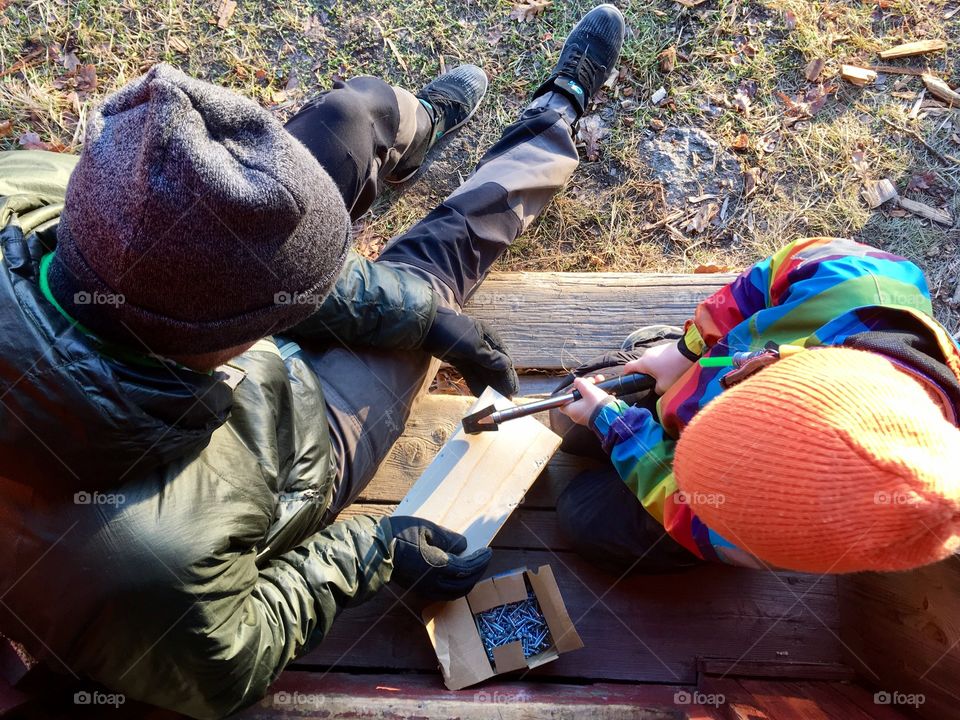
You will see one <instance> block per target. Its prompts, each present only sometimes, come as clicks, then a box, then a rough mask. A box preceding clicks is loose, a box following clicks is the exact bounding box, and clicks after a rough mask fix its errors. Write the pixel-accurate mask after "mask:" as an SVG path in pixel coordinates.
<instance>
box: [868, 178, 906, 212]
mask: <svg viewBox="0 0 960 720" xmlns="http://www.w3.org/2000/svg"><path fill="white" fill-rule="evenodd" d="M860 195H861V197H862V198H863V199H864V200H866V202H867V205H868V206H869V207H870V209H871V210H873V209H874V208H878V207H880V206H881V205H883V204H884V203H885V202H887V201H888V200H893V199H894V198H895V197H897V195H898V193H897V188H896V186H895V185H894V184H893V183H892V182H890V180H888V179H887V178H884V179H883V180H879V181H873V180H868V181H867V182H865V183H864V184H863V189H862V190H861V191H860Z"/></svg>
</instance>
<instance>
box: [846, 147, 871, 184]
mask: <svg viewBox="0 0 960 720" xmlns="http://www.w3.org/2000/svg"><path fill="white" fill-rule="evenodd" d="M850 164H851V165H853V169H854V170H856V172H857V175H859V176H860V177H862V178H865V177H866V176H867V174H868V173H869V172H870V165H869V164H868V163H867V154H866V153H865V152H864V151H863V150H854V151H853V154H852V155H851V156H850Z"/></svg>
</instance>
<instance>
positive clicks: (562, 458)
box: [358, 395, 599, 508]
mask: <svg viewBox="0 0 960 720" xmlns="http://www.w3.org/2000/svg"><path fill="white" fill-rule="evenodd" d="M473 402H474V399H473V398H470V397H461V396H456V395H427V396H424V397H423V398H421V399H420V400H419V401H418V403H417V406H416V407H415V408H414V409H413V412H412V413H411V415H410V420H409V421H408V422H407V427H406V429H405V430H404V433H403V437H401V438H400V440H398V441H397V443H396V445H394V447H393V449H392V450H391V451H390V454H389V455H388V456H387V458H386V460H384V462H383V464H382V465H381V466H380V469H379V470H378V471H377V475H376V477H374V479H373V480H372V481H371V482H370V484H369V485H368V486H367V487H366V489H365V490H364V491H363V492H362V493H361V494H360V497H359V498H358V502H360V503H376V504H392V505H395V504H397V503H399V502H400V500H402V499H403V497H404V496H405V495H406V494H407V492H408V491H409V490H410V488H411V487H412V486H413V483H414V482H415V481H416V479H417V478H418V477H420V476H421V475H422V474H423V472H424V471H425V470H426V468H427V466H428V465H429V464H430V462H431V461H432V460H433V458H434V456H435V455H436V454H437V453H438V452H439V451H440V448H441V447H443V445H444V443H446V442H447V440H448V439H449V438H450V437H451V436H452V435H453V433H454V432H455V430H456V428H457V427H458V425H459V423H460V419H461V418H462V417H463V416H464V415H465V414H466V413H467V412H468V410H469V409H470V406H471V404H472V403H473ZM535 417H536V419H538V420H540V421H542V422H545V421H546V417H545V414H544V413H541V414H540V415H536V416H535ZM513 422H515V421H511V424H513ZM598 465H599V463H598V462H597V461H595V460H587V459H584V458H578V457H574V456H573V455H568V454H566V453H562V452H558V453H557V454H556V455H554V456H553V459H552V460H551V461H550V462H549V463H548V464H547V467H546V468H545V469H544V470H543V472H542V473H541V474H540V477H539V479H537V481H536V482H535V483H534V484H533V487H532V488H530V491H529V492H528V493H527V494H526V496H525V497H524V500H523V506H524V507H526V508H552V507H553V506H554V504H555V503H556V499H557V496H558V495H559V494H560V492H561V491H562V490H563V488H564V487H566V485H567V483H568V482H569V481H570V480H571V479H572V478H573V477H575V476H576V475H577V474H579V473H581V472H583V471H584V470H587V469H590V468H594V467H597V466H598Z"/></svg>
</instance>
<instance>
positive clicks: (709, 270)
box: [693, 265, 730, 275]
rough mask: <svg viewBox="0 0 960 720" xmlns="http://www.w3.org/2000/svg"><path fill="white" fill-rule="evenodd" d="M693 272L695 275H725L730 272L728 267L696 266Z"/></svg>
mask: <svg viewBox="0 0 960 720" xmlns="http://www.w3.org/2000/svg"><path fill="white" fill-rule="evenodd" d="M693 272H694V273H695V274H697V275H704V274H707V273H725V272H730V267H729V266H728V265H697V267H696V268H695V269H694V271H693Z"/></svg>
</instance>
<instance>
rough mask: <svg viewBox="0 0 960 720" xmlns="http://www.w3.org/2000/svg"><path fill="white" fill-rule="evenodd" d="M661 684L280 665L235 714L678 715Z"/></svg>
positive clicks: (649, 718) (248, 717)
mask: <svg viewBox="0 0 960 720" xmlns="http://www.w3.org/2000/svg"><path fill="white" fill-rule="evenodd" d="M676 691H677V688H675V687H672V686H666V685H642V686H637V685H620V684H607V683H597V684H592V685H564V684H561V683H551V684H549V685H547V684H543V683H535V682H504V681H500V680H494V681H491V682H488V683H484V684H483V685H481V686H479V687H477V688H470V689H467V690H462V691H459V692H451V691H449V690H446V689H444V687H443V684H442V683H440V682H438V681H437V680H436V678H433V677H431V676H429V675H409V674H408V675H389V674H375V675H348V674H344V673H329V674H324V675H321V674H319V673H307V672H297V671H287V672H285V673H283V674H282V675H281V676H280V677H279V678H278V679H277V682H276V683H274V684H273V686H272V687H271V688H270V692H269V693H268V694H267V696H266V697H265V698H264V699H263V700H261V701H260V702H259V703H257V704H256V705H254V706H252V707H250V708H248V709H247V710H244V711H242V712H240V713H238V714H237V715H234V716H232V717H235V718H237V720H284V719H285V718H321V717H322V718H327V719H329V720H337V719H341V718H342V719H344V720H346V719H348V718H349V719H350V720H355V719H356V718H359V717H363V718H367V719H368V720H400V719H401V718H410V719H411V720H412V719H413V718H424V717H430V718H434V719H435V720H448V719H452V718H460V719H461V720H489V719H490V718H493V717H496V718H499V720H534V719H536V720H583V718H590V719H591V720H683V718H685V717H686V715H685V714H684V715H678V714H677V707H676V705H675V704H674V702H673V696H674V693H675V692H676Z"/></svg>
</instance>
